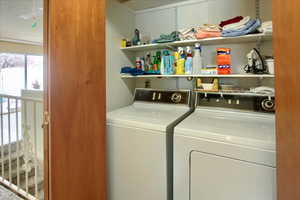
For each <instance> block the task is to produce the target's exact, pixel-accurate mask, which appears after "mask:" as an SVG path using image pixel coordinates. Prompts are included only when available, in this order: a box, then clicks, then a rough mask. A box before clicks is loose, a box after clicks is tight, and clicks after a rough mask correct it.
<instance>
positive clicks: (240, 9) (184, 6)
mask: <svg viewBox="0 0 300 200" xmlns="http://www.w3.org/2000/svg"><path fill="white" fill-rule="evenodd" d="M271 3H272V1H271V0H261V1H260V8H261V18H262V20H271V19H272V12H271V10H272V6H271V5H272V4H271ZM238 15H242V16H251V17H253V18H254V17H255V16H256V12H255V0H226V1H224V0H198V1H197V0H191V1H188V2H184V3H179V4H173V5H169V6H163V7H158V8H154V9H148V10H142V11H137V12H136V16H135V19H136V24H135V26H136V27H137V28H138V29H140V30H141V33H145V34H148V35H150V36H151V37H152V39H155V38H157V37H159V35H160V34H162V33H166V34H169V33H171V32H172V31H174V30H179V29H182V28H188V27H192V26H197V25H202V24H205V23H211V24H219V23H220V21H223V20H226V19H229V18H232V17H235V16H238ZM218 47H229V48H232V64H233V72H234V73H242V66H244V65H245V64H246V62H247V59H246V54H247V53H248V52H249V51H250V50H251V49H252V48H254V47H256V43H246V44H245V43H244V44H227V45H210V46H204V47H203V58H204V64H206V65H210V64H215V63H216V61H215V58H216V48H218ZM262 50H263V53H264V54H266V55H272V43H271V42H269V43H267V44H264V45H263V46H262ZM149 80H151V86H152V87H153V88H177V87H178V88H192V87H193V85H192V82H188V81H186V80H184V79H178V80H176V79H169V80H161V79H149ZM247 81H248V82H249V80H247ZM144 82H145V79H139V80H138V81H137V84H136V87H144V85H145V84H144ZM254 82H257V81H254ZM257 83H258V84H260V82H257Z"/></svg>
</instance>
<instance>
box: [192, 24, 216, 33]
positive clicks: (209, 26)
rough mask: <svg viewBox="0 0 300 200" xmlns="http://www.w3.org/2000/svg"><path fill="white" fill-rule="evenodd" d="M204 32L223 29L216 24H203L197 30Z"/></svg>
mask: <svg viewBox="0 0 300 200" xmlns="http://www.w3.org/2000/svg"><path fill="white" fill-rule="evenodd" d="M199 29H200V30H202V31H214V32H215V31H220V30H221V27H220V26H218V25H216V24H203V25H202V26H200V27H198V28H197V30H199Z"/></svg>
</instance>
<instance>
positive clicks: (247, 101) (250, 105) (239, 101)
mask: <svg viewBox="0 0 300 200" xmlns="http://www.w3.org/2000/svg"><path fill="white" fill-rule="evenodd" d="M197 106H206V107H222V108H232V109H240V110H250V111H258V112H269V113H274V112H275V98H274V97H263V96H262V97H255V96H243V95H241V96H239V95H230V94H222V93H219V94H211V93H202V92H201V93H196V107H197Z"/></svg>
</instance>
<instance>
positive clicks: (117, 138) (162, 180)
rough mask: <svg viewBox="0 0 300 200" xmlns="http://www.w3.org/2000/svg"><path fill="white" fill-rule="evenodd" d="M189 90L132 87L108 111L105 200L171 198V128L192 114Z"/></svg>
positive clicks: (160, 199) (170, 199)
mask: <svg viewBox="0 0 300 200" xmlns="http://www.w3.org/2000/svg"><path fill="white" fill-rule="evenodd" d="M190 100H191V93H190V91H188V90H178V91H172V90H156V89H136V91H135V95H134V103H133V104H132V105H130V106H128V107H124V108H121V109H118V110H116V111H113V112H110V113H108V116H107V138H108V142H107V144H108V150H107V151H108V172H109V175H108V180H109V183H108V199H109V200H153V199H155V200H168V199H169V200H172V195H173V192H172V189H173V188H172V181H173V180H172V176H173V166H172V165H173V131H174V126H175V125H177V124H178V123H179V122H180V121H182V120H183V119H184V118H185V117H187V116H188V115H189V114H190V113H191V112H192V110H191V108H190Z"/></svg>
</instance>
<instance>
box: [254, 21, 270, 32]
mask: <svg viewBox="0 0 300 200" xmlns="http://www.w3.org/2000/svg"><path fill="white" fill-rule="evenodd" d="M257 30H258V31H259V32H261V33H270V32H273V23H272V21H266V22H263V23H262V24H261V26H260V27H259V28H258V29H257Z"/></svg>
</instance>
